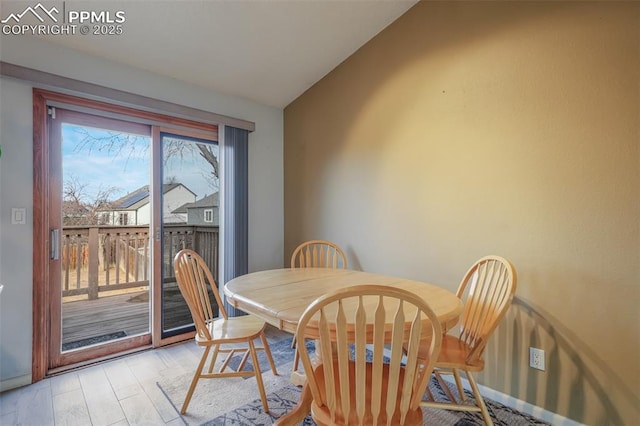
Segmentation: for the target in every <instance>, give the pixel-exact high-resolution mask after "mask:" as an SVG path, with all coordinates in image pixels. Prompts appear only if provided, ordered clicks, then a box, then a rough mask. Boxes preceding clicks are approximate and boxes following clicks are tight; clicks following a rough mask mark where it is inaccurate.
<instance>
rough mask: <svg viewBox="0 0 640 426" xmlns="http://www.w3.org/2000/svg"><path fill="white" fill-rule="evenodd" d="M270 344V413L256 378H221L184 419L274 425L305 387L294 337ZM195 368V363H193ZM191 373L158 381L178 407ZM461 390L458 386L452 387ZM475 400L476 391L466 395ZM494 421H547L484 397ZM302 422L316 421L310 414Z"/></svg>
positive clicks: (471, 418) (460, 422)
mask: <svg viewBox="0 0 640 426" xmlns="http://www.w3.org/2000/svg"><path fill="white" fill-rule="evenodd" d="M269 340H270V347H271V349H272V352H273V355H274V361H275V363H276V368H277V369H278V373H279V375H278V376H275V375H273V374H272V373H271V370H270V368H269V364H268V362H267V361H266V358H264V359H260V360H259V363H260V368H261V371H262V378H263V381H264V385H265V391H266V393H267V399H268V404H269V410H270V412H269V413H265V412H264V411H263V409H262V401H261V399H260V397H259V394H258V389H257V385H256V382H255V378H254V377H250V378H248V379H246V380H242V379H238V378H222V379H214V380H207V379H202V380H200V381H199V382H198V387H197V388H196V391H195V393H194V395H193V397H192V400H191V403H190V404H189V408H188V410H187V413H186V414H184V415H182V416H181V418H182V420H183V421H184V423H185V424H186V425H189V426H191V425H194V426H195V425H207V426H211V425H216V426H218V425H220V426H222V425H224V426H226V425H241V426H244V425H246V426H258V425H271V424H273V423H274V422H275V420H277V419H278V418H279V417H280V416H282V415H284V414H286V413H287V412H289V411H291V410H292V409H293V407H295V405H296V404H297V403H298V400H299V398H300V392H301V389H300V388H298V387H296V386H294V385H292V384H291V382H290V381H289V376H290V374H291V369H292V364H293V363H292V360H293V351H292V350H291V346H290V345H291V338H290V337H286V336H284V337H283V336H282V335H281V334H276V336H273V335H270V336H269ZM194 368H195V366H194ZM191 378H192V376H191V375H190V374H189V375H185V374H181V375H178V376H176V377H165V378H163V379H161V380H160V381H158V386H159V388H160V389H161V390H162V392H163V393H164V394H165V395H166V397H167V398H168V400H169V401H170V402H171V404H172V405H173V406H174V407H175V408H176V412H179V408H180V407H182V403H183V401H184V397H185V395H186V392H187V389H188V387H189V384H190V382H191ZM450 388H451V390H452V392H453V393H454V395H457V391H456V389H455V386H453V385H451V386H450ZM429 389H430V390H431V392H432V394H433V395H434V397H435V398H436V400H438V401H446V396H445V395H446V394H445V392H444V390H443V389H442V388H441V386H440V384H439V383H438V382H437V381H436V380H435V379H433V380H431V382H430V383H429ZM467 397H468V398H469V399H470V400H471V401H473V396H472V395H471V394H467ZM485 402H486V404H487V407H488V409H489V413H490V415H491V417H492V418H493V421H494V424H496V425H502V426H529V425H548V423H545V422H542V421H540V420H538V419H535V418H533V417H531V416H529V415H527V414H524V413H521V412H519V411H517V410H514V409H512V408H510V407H506V406H504V405H502V404H499V403H497V402H494V401H491V400H488V399H485ZM423 413H424V418H425V424H427V422H428V424H429V425H442V426H473V425H483V424H484V422H483V421H482V417H481V415H480V413H467V412H461V411H448V410H438V409H432V408H423ZM301 424H302V425H305V426H306V425H315V423H314V422H313V420H312V419H311V417H310V416H308V417H307V418H306V419H305V420H304V421H303V422H302V423H301Z"/></svg>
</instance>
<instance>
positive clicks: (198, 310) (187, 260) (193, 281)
mask: <svg viewBox="0 0 640 426" xmlns="http://www.w3.org/2000/svg"><path fill="white" fill-rule="evenodd" d="M173 267H174V270H175V272H176V280H177V281H178V287H179V288H180V293H182V297H184V300H185V301H186V302H187V305H188V306H189V310H190V311H191V316H192V317H193V322H194V324H195V326H196V333H198V336H200V338H202V339H206V340H211V333H210V332H209V329H208V328H207V325H208V324H210V323H211V322H212V321H213V320H214V319H216V318H219V316H222V317H223V318H224V319H227V311H226V310H225V309H224V305H223V304H222V300H221V299H220V294H219V293H218V288H217V286H216V283H215V281H214V279H213V276H212V275H211V271H210V270H209V267H208V266H207V264H206V263H205V261H204V259H203V258H202V257H200V255H199V254H198V253H196V252H195V251H193V250H190V249H183V250H180V251H179V252H178V253H177V254H176V256H175V258H174V259H173ZM209 291H211V293H212V294H213V296H214V298H215V301H216V304H217V305H218V306H217V313H218V314H219V316H218V315H216V310H215V309H213V308H212V306H211V300H210V296H209Z"/></svg>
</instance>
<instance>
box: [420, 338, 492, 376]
mask: <svg viewBox="0 0 640 426" xmlns="http://www.w3.org/2000/svg"><path fill="white" fill-rule="evenodd" d="M441 348H442V350H441V351H440V355H438V359H437V361H436V365H435V367H436V368H459V369H464V370H468V371H482V369H483V368H484V360H482V359H477V360H475V361H474V362H473V363H468V362H467V359H468V358H469V355H470V354H471V350H472V348H471V347H470V346H469V345H467V344H465V343H464V342H462V341H461V340H460V339H458V338H457V337H456V336H451V335H448V334H447V335H444V336H443V337H442V346H441ZM427 350H428V347H426V346H425V345H422V347H421V349H420V352H419V353H418V358H419V359H424V357H425V356H427Z"/></svg>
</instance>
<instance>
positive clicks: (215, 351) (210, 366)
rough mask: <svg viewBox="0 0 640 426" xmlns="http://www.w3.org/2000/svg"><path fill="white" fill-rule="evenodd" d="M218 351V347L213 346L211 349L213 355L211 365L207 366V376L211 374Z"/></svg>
mask: <svg viewBox="0 0 640 426" xmlns="http://www.w3.org/2000/svg"><path fill="white" fill-rule="evenodd" d="M219 350H220V345H215V346H214V348H213V355H211V363H210V364H209V371H208V372H209V374H211V373H213V366H214V365H215V363H216V360H217V359H218V352H219Z"/></svg>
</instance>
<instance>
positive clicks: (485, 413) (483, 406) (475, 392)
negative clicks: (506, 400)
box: [466, 371, 493, 426]
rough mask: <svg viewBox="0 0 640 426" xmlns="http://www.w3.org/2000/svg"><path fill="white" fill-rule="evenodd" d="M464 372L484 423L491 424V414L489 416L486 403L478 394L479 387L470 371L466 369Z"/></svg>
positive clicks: (489, 425)
mask: <svg viewBox="0 0 640 426" xmlns="http://www.w3.org/2000/svg"><path fill="white" fill-rule="evenodd" d="M466 373H467V379H468V380H469V383H470V384H471V389H473V396H474V397H475V398H476V404H478V407H480V412H481V413H482V418H483V419H484V423H485V424H486V425H487V426H493V420H491V416H489V411H488V410H487V405H486V404H485V403H484V398H482V395H480V389H478V385H477V384H476V381H475V379H474V378H473V376H472V375H471V373H469V372H468V371H466Z"/></svg>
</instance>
